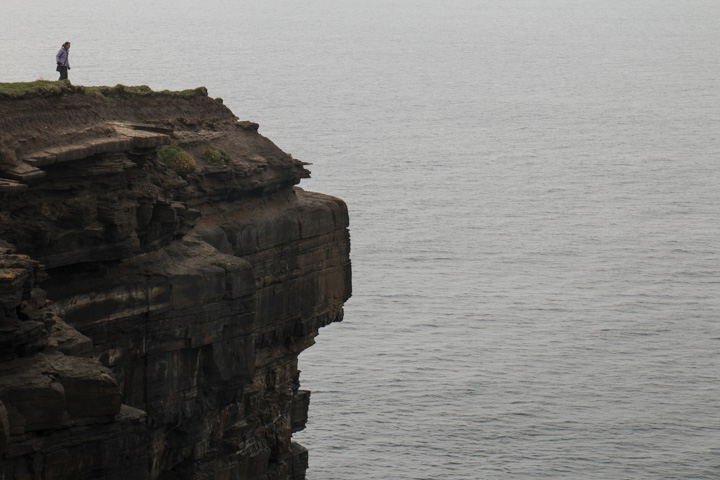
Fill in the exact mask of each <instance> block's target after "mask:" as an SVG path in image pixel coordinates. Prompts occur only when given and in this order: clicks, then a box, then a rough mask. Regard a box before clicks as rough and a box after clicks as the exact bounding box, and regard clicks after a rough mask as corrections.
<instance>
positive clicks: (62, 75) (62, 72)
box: [58, 67, 68, 80]
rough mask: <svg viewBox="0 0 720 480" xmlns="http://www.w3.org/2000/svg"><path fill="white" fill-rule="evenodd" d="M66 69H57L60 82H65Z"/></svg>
mask: <svg viewBox="0 0 720 480" xmlns="http://www.w3.org/2000/svg"><path fill="white" fill-rule="evenodd" d="M67 71H68V68H67V67H58V72H60V80H67V78H68V77H67Z"/></svg>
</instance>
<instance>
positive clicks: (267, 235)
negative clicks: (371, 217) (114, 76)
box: [0, 87, 351, 479]
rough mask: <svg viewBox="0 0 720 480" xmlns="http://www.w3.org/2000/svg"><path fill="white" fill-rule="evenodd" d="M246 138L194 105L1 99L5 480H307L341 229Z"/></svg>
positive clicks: (336, 287)
mask: <svg viewBox="0 0 720 480" xmlns="http://www.w3.org/2000/svg"><path fill="white" fill-rule="evenodd" d="M257 129H258V127H257V125H256V124H253V123H250V122H238V121H237V118H236V117H235V116H234V115H233V114H232V113H231V112H230V111H229V110H228V109H227V108H226V107H224V106H223V105H222V104H221V102H219V101H216V100H213V99H211V98H209V97H207V95H206V93H205V92H204V91H203V90H198V91H196V92H195V93H194V94H192V95H185V96H181V95H173V94H158V93H153V94H146V95H141V96H140V95H132V94H129V93H128V92H126V91H125V90H124V89H122V88H115V89H110V90H106V91H104V92H96V93H94V94H93V95H88V94H86V93H85V91H83V90H82V89H80V88H75V87H67V88H66V89H65V90H64V91H63V92H61V93H54V94H49V93H48V94H45V95H42V94H33V95H27V96H26V97H24V98H14V99H0V455H1V459H2V472H4V477H3V478H9V479H26V478H27V479H60V478H74V479H90V478H124V479H127V478H133V479H171V478H177V479H245V478H247V479H260V478H263V479H290V478H291V479H300V478H304V477H305V470H306V468H307V466H308V453H307V450H306V449H305V448H303V447H302V446H300V445H298V444H296V443H294V442H292V438H291V435H292V433H293V432H296V431H298V430H301V429H302V428H304V426H305V421H306V419H307V410H308V404H309V397H310V393H309V392H307V391H304V390H301V389H300V388H299V386H300V382H299V371H298V361H297V357H298V354H299V353H300V352H302V351H303V350H304V349H305V348H307V347H309V346H310V345H312V344H313V342H314V337H315V336H316V335H317V333H318V329H319V328H320V327H322V326H324V325H327V324H329V323H331V322H335V321H340V320H341V319H342V315H343V309H342V306H343V303H344V302H345V300H347V299H348V298H349V296H350V289H351V285H350V261H349V234H348V230H347V227H348V215H347V208H346V206H345V204H344V202H342V200H340V199H338V198H334V197H330V196H326V195H321V194H317V193H310V192H306V191H303V190H302V189H300V188H298V187H296V186H295V185H297V184H298V183H299V181H300V179H301V178H304V177H307V176H308V171H307V170H306V169H305V164H303V163H302V162H300V161H298V160H296V159H294V158H292V157H291V156H290V155H288V154H286V153H284V152H282V151H281V150H280V149H279V148H277V147H276V146H275V145H274V144H273V143H272V142H270V141H269V140H268V139H266V138H264V137H263V136H261V135H260V134H259V133H258V131H257ZM170 144H172V145H178V146H180V147H182V148H184V149H185V150H186V151H187V152H189V153H190V154H192V155H193V157H194V159H195V161H196V170H195V171H194V172H192V173H190V174H188V175H186V176H181V175H178V174H176V173H175V172H174V171H172V170H171V169H170V168H168V167H167V166H165V165H164V164H162V163H161V162H160V161H159V160H158V149H159V148H161V147H162V146H164V145H170ZM210 145H213V146H215V147H218V148H219V149H221V150H222V151H224V152H226V153H227V154H228V156H229V159H228V160H227V161H224V162H220V164H217V163H216V164H214V165H211V164H208V163H205V162H204V161H203V160H202V157H203V155H202V154H203V152H204V151H205V150H206V149H207V147H208V146H210ZM214 163H215V162H214ZM222 163H224V164H222Z"/></svg>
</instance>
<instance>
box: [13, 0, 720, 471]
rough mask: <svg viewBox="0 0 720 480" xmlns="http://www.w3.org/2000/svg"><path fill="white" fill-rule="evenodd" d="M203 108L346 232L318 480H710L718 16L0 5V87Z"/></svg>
mask: <svg viewBox="0 0 720 480" xmlns="http://www.w3.org/2000/svg"><path fill="white" fill-rule="evenodd" d="M65 41H70V42H72V47H71V50H70V64H71V70H70V79H71V80H72V81H73V82H74V83H76V84H82V85H115V84H125V85H149V86H150V87H152V88H153V89H158V90H162V89H173V90H177V89H186V88H195V87H198V86H205V87H207V89H208V91H209V94H210V96H212V97H220V98H222V99H223V101H224V103H225V104H226V105H227V106H228V107H229V108H230V109H231V110H232V111H233V112H234V113H235V114H236V115H237V116H238V117H239V118H240V119H241V120H251V121H254V122H258V123H259V124H260V133H262V134H263V135H265V136H267V137H269V138H270V139H272V140H273V141H274V142H275V143H276V144H277V145H278V146H280V148H282V149H283V150H285V151H286V152H288V153H291V154H292V155H293V156H294V157H296V158H298V159H300V160H303V161H306V162H311V163H312V166H310V169H311V170H312V179H310V180H303V182H302V183H301V186H302V187H303V188H305V189H308V190H313V191H319V192H323V193H327V194H331V195H335V196H338V197H340V198H342V199H344V200H345V201H346V202H347V204H348V207H349V210H350V232H351V240H352V252H351V257H352V265H353V296H352V298H351V299H350V300H349V301H348V302H347V304H346V309H345V319H344V321H343V322H341V323H337V324H333V325H331V326H328V327H326V328H324V329H322V330H321V333H320V335H319V336H318V337H317V343H316V345H314V346H313V347H311V348H310V349H308V350H307V351H306V352H304V353H303V354H302V355H301V356H300V368H301V369H302V374H301V383H302V386H303V388H306V389H309V390H311V391H312V397H311V407H310V420H309V422H308V424H307V428H306V429H305V430H304V431H302V432H300V433H298V434H296V435H295V438H296V440H297V441H299V442H300V443H301V444H303V445H304V446H306V447H307V448H308V449H309V451H310V460H309V461H310V468H309V470H308V478H309V479H311V480H330V479H339V480H345V479H348V480H350V479H358V480H360V479H362V480H367V479H378V480H380V479H717V478H720V355H719V350H720V319H719V317H720V82H719V80H718V79H719V78H720V2H719V1H717V0H685V1H677V0H672V1H671V0H635V1H627V0H592V1H591V0H354V1H349V0H265V1H248V0H206V1H202V2H199V1H191V0H172V1H170V0H152V1H140V0H122V1H119V0H102V1H101V0H69V1H66V2H61V3H58V2H50V1H47V0H23V1H15V0H2V8H0V51H1V52H2V53H1V54H0V82H14V81H32V80H36V79H49V80H52V79H55V78H56V76H57V73H56V72H55V61H54V56H55V53H56V52H57V50H58V49H59V48H60V46H61V44H62V43H63V42H65Z"/></svg>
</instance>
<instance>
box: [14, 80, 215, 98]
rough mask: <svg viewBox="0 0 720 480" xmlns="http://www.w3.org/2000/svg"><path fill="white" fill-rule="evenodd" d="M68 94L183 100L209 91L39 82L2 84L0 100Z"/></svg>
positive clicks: (202, 89) (203, 94)
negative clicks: (156, 96)
mask: <svg viewBox="0 0 720 480" xmlns="http://www.w3.org/2000/svg"><path fill="white" fill-rule="evenodd" d="M66 93H85V94H87V95H102V96H149V95H170V96H177V97H183V98H190V97H195V96H205V97H206V96H207V89H206V88H205V87H199V88H195V89H189V90H181V91H171V90H162V91H155V90H153V89H151V88H150V87H148V86H147V85H140V86H132V87H128V86H125V85H115V86H114V87H103V86H96V87H85V86H81V85H71V84H70V83H67V82H62V81H57V82H54V81H49V80H37V81H35V82H15V83H0V98H3V97H4V98H29V97H35V96H38V97H42V96H55V95H62V94H66Z"/></svg>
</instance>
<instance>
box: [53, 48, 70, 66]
mask: <svg viewBox="0 0 720 480" xmlns="http://www.w3.org/2000/svg"><path fill="white" fill-rule="evenodd" d="M68 53H69V52H68V50H67V48H65V47H62V48H61V49H60V51H59V52H58V53H57V55H55V61H56V62H57V63H59V64H60V65H61V66H63V67H68V68H70V62H69V61H68Z"/></svg>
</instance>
